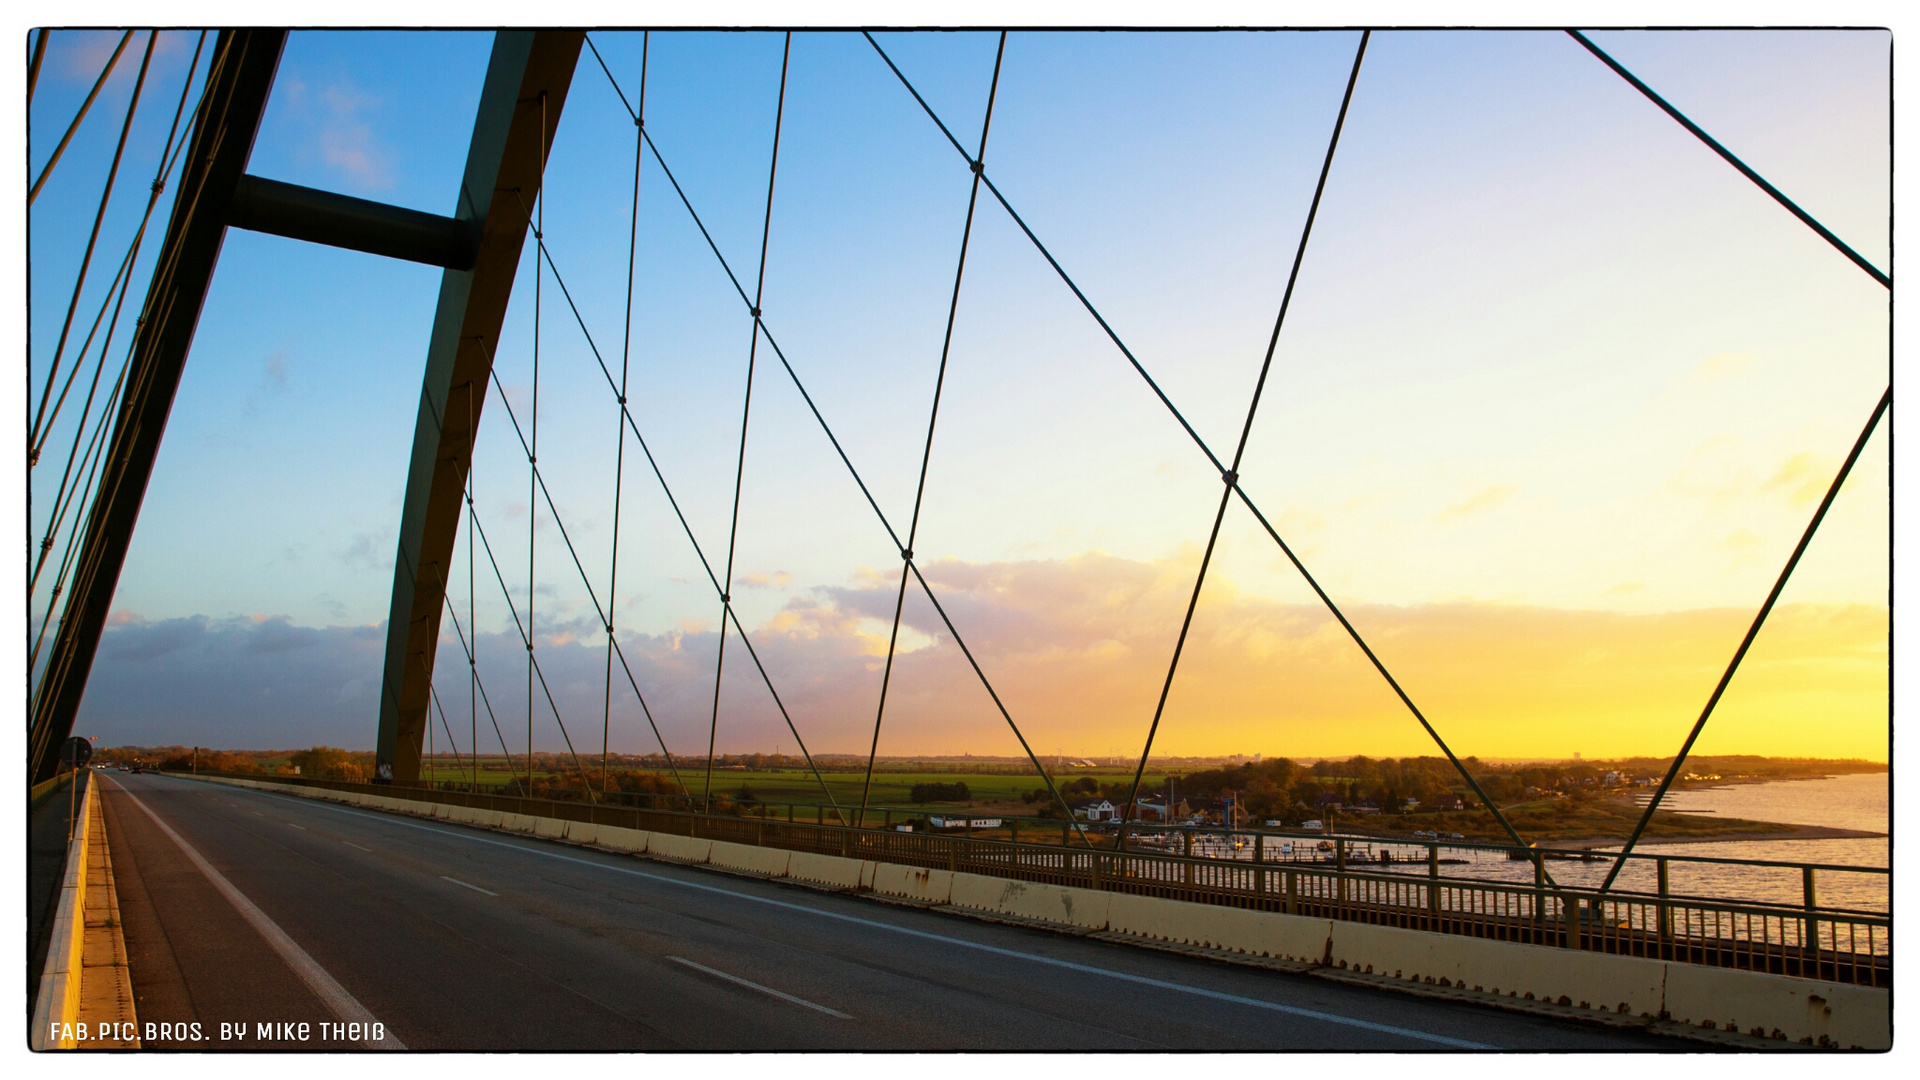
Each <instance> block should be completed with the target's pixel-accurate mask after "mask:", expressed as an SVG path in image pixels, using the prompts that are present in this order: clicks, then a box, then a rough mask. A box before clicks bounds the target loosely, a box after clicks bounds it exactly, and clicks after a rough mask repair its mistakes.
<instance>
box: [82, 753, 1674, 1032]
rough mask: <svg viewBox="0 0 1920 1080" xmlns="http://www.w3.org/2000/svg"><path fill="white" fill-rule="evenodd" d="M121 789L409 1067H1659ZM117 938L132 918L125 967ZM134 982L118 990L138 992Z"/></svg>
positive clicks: (754, 897) (1328, 1001)
mask: <svg viewBox="0 0 1920 1080" xmlns="http://www.w3.org/2000/svg"><path fill="white" fill-rule="evenodd" d="M122 779H123V782H125V783H126V785H127V786H128V787H129V788H131V789H133V790H135V791H136V792H137V793H138V795H139V797H140V798H141V799H143V800H144V801H146V803H147V804H148V805H149V806H150V807H152V808H153V810H154V811H155V812H156V813H157V814H158V815H160V816H161V817H162V818H164V819H165V820H166V821H167V822H168V823H169V824H170V825H171V827H172V828H174V829H175V830H177V831H178V832H180V833H181V834H182V836H184V837H185V838H187V839H188V840H189V841H190V842H191V843H192V844H193V845H194V846H195V847H196V848H197V849H198V850H199V851H200V852H202V853H203V854H204V855H205V857H206V858H207V860H208V861H209V862H210V863H211V864H213V865H214V866H215V867H216V868H217V869H218V870H219V872H220V873H222V874H224V875H225V876H227V877H228V878H229V879H230V880H232V882H233V883H234V885H235V887H236V888H238V889H239V890H240V891H241V892H243V893H245V894H246V895H247V896H248V897H250V898H251V900H252V902H253V903H255V904H257V905H258V906H259V908H260V909H261V910H262V911H264V912H265V913H266V914H267V915H268V916H269V917H271V918H272V919H273V921H274V922H275V923H276V924H277V925H279V926H281V927H283V928H284V929H285V931H286V933H287V934H288V935H289V936H290V937H291V938H292V939H293V940H295V941H296V942H298V943H299V945H300V946H301V948H303V949H304V950H305V951H306V952H307V953H309V954H310V955H311V956H312V957H313V958H314V959H315V961H316V962H317V963H318V964H319V965H320V966H322V967H323V968H325V969H326V970H327V971H328V972H330V973H332V975H333V977H334V978H336V979H338V980H339V982H340V984H341V985H342V986H343V987H345V988H346V990H347V991H348V992H350V993H351V994H352V995H353V996H354V997H355V998H356V999H358V1000H359V1001H361V1002H363V1003H365V1005H366V1007H367V1008H368V1009H369V1010H370V1011H371V1012H372V1013H373V1014H374V1015H375V1016H378V1017H380V1018H381V1019H382V1020H383V1021H384V1022H386V1023H387V1024H389V1025H391V1027H392V1029H393V1031H394V1034H395V1035H396V1037H398V1038H400V1039H403V1040H405V1042H406V1044H407V1045H409V1046H413V1047H416V1048H472V1049H504V1048H510V1047H513V1048H527V1049H560V1048H581V1049H586V1048H594V1049H621V1048H624V1049H650V1048H659V1049H668V1048H680V1049H701V1050H804V1049H1135V1048H1137V1049H1155V1048H1188V1049H1214V1050H1236V1049H1240V1050H1252V1049H1382V1050H1421V1049H1425V1050H1433V1049H1446V1048H1456V1047H1461V1046H1464V1045H1469V1044H1480V1045H1487V1046H1495V1047H1504V1048H1514V1049H1522V1048H1527V1049H1533V1048H1564V1049H1575V1048H1588V1049H1672V1048H1675V1047H1676V1046H1677V1045H1680V1044H1676V1043H1674V1042H1671V1041H1669V1040H1665V1039H1660V1038H1656V1037H1653V1036H1649V1035H1644V1034H1639V1033H1618V1032H1610V1031H1604V1030H1596V1029H1590V1028H1585V1027H1580V1026H1576V1025H1570V1024H1561V1023H1557V1022H1554V1021H1550V1020H1545V1019H1536V1018H1533V1017H1527V1016H1519V1015H1514V1014H1509V1013H1503V1012H1499V1011H1497V1010H1487V1009H1481V1008H1477V1007H1474V1006H1468V1005H1461V1004H1456V1003H1449V1002H1436V1001H1429V1000H1425V999H1419V998H1410V997H1405V996H1402V995H1395V994H1388V993H1383V992H1379V991H1372V990H1367V989H1364V988H1358V987H1349V986H1341V985H1336V984H1332V983H1327V982H1324V981H1322V980H1316V979H1310V978H1304V977H1295V976H1287V975H1282V974H1279V973H1273V972H1265V971H1258V970H1251V969H1246V968H1239V967H1234V966H1229V965H1223V964H1216V963H1210V962H1207V961H1204V960H1199V959H1190V958H1186V957H1180V956H1173V955H1168V954H1164V953H1157V952H1151V951H1147V950H1139V949H1132V948H1128V947H1125V946H1120V945H1114V944H1109V943H1105V942H1098V941H1089V940H1086V939H1083V938H1076V937H1067V936H1062V935H1055V934H1048V933H1045V932H1043V931H1035V930H1026V929H1022V928H1015V927H1006V926H999V925H993V924H985V923H977V922H973V921H971V920H962V919H955V918H953V917H951V916H945V915H940V914H937V913H932V912H923V911H916V910H911V909H903V908H896V907H891V906H884V905H879V904H874V903H872V902H870V901H863V900H859V899H855V898H852V897H846V896H841V895H835V894H823V893H818V892H814V891H811V890H806V889H802V888H799V887H795V886H789V885H782V884H778V883H774V882H762V881H757V880H752V879H744V878H739V877H734V876H730V875H722V874H717V873H714V872H710V871H703V870H699V869H695V868H689V867H679V866H673V865H669V864H663V863H656V862H649V861H645V860H637V859H634V858H631V857H627V856H620V855H615V854H611V853H600V852H595V851H591V850H587V849H581V848H577V847H570V846H566V845H559V844H551V843H546V842H543V841H537V840H531V839H522V838H519V837H513V836H507V835H504V834H499V833H491V832H486V831H482V830H475V829H469V828H465V827H461V826H454V825H444V824H439V823H427V822H421V821H418V820H413V819H408V818H403V817H399V816H397V815H388V814H380V813H377V812H370V811H361V810H353V809H348V808H344V807H337V806H333V805H329V804H324V803H317V802H314V801H310V800H305V799H298V798H293V797H288V796H280V795H274V794H267V793H259V792H252V791H247V790H244V789H235V788H229V787H225V786H216V785H212V784H205V783H199V782H194V781H188V780H181V779H176V778H167V777H153V776H143V777H137V778H135V777H125V778H122ZM110 805H113V806H114V809H116V810H118V809H121V807H119V806H118V805H116V804H113V803H112V801H111V800H110ZM128 812H130V813H132V814H134V815H137V814H138V811H132V810H130V808H128ZM128 812H122V813H120V814H119V816H120V817H122V818H124V817H127V816H128ZM110 814H111V811H110ZM289 826H298V828H289ZM150 831H152V830H150ZM152 839H157V840H159V841H160V842H161V843H165V842H166V841H165V840H164V838H163V837H160V836H159V835H158V833H157V831H154V835H153V837H152ZM134 842H135V843H136V845H138V846H148V845H150V841H142V840H140V839H138V838H136V839H135V840H134ZM115 862H116V866H117V865H118V863H119V854H118V851H117V850H116V856H115ZM489 894H491V895H489ZM241 925H242V927H243V928H244V924H241ZM136 936H137V935H136V931H135V928H134V925H133V920H132V919H131V918H130V919H129V925H128V937H129V947H130V948H132V947H133V946H134V938H135V937H136ZM253 940H254V941H255V942H256V943H257V942H259V940H260V939H259V935H258V934H253ZM256 949H258V946H257V945H256ZM701 969H705V970H701ZM709 972H712V973H719V974H720V975H721V976H723V977H715V975H714V974H709ZM729 980H733V981H729ZM141 981H142V977H141V972H140V971H139V969H138V967H136V969H135V983H136V991H138V990H139V989H140V983H141ZM742 984H744V985H742ZM764 990H773V991H776V992H777V993H778V994H780V995H787V996H789V997H791V998H794V999H799V1000H801V1001H804V1002H806V1003H808V1004H810V1005H812V1006H816V1007H819V1008H825V1009H831V1010H833V1011H835V1012H838V1013H842V1014H844V1015H846V1016H848V1017H850V1018H851V1019H846V1020H842V1019H837V1018H828V1017H826V1016H823V1015H821V1014H819V1013H817V1012H814V1011H813V1010H812V1009H810V1008H800V1007H796V1006H795V1005H794V1004H792V1003H791V1002H790V1001H788V1000H783V999H782V998H781V997H777V996H771V995H769V994H768V993H765V992H763V991H764ZM148 1015H149V1014H148V1012H145V1011H143V1012H142V1017H143V1019H145V1018H146V1017H147V1016H148ZM156 1018H157V1017H156ZM1689 1048H1692V1047H1690V1046H1689Z"/></svg>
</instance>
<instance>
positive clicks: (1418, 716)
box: [655, 34, 1518, 836]
mask: <svg viewBox="0 0 1920 1080" xmlns="http://www.w3.org/2000/svg"><path fill="white" fill-rule="evenodd" d="M866 37H867V40H868V42H869V43H871V44H872V45H873V48H874V51H875V52H877V53H879V54H880V58H881V60H883V61H885V62H886V65H887V67H888V68H889V69H891V70H892V71H893V73H894V76H895V77H896V78H898V79H899V80H900V84H901V85H902V86H904V87H906V89H907V92H908V93H910V94H912V95H913V99H914V100H915V101H917V102H919V104H920V108H921V109H922V110H923V111H924V112H925V113H926V114H927V116H928V118H929V119H931V120H932V121H933V122H934V125H935V126H937V127H938V128H939V129H940V132H941V134H943V135H945V136H946V138H947V141H948V142H950V143H952V144H953V147H954V149H955V150H956V151H958V152H959V153H960V155H961V157H962V158H966V156H967V155H966V149H965V148H964V147H962V146H961V145H960V144H959V142H957V141H956V140H955V139H954V137H953V133H952V132H951V131H949V130H948V129H947V125H946V124H945V123H944V122H942V121H941V119H940V117H939V115H938V114H936V113H935V112H934V111H933V108H932V106H930V105H928V104H927V101H926V99H925V98H923V97H921V96H920V91H918V90H916V89H915V88H914V86H913V84H912V83H911V82H910V81H908V79H907V77H906V75H905V74H904V73H903V72H902V71H901V70H900V68H899V67H898V66H897V65H895V64H894V62H893V59H892V58H891V57H889V56H888V55H887V53H886V50H884V49H882V48H881V47H880V43H879V42H877V41H874V40H873V36H872V35H871V34H868V35H866ZM655 156H656V158H657V157H658V153H657V152H656V155H655ZM967 162H968V165H969V167H971V166H972V164H973V161H972V159H971V158H967ZM981 183H983V184H985V185H986V188H987V190H988V191H989V192H991V193H992V194H993V197H994V199H995V200H996V201H998V202H999V203H1000V206H1001V208H1002V209H1004V210H1005V211H1006V212H1007V216H1008V217H1011V218H1012V219H1013V221H1014V224H1016V225H1018V226H1019V227H1020V231H1021V232H1023V233H1025V234H1026V237H1027V239H1028V241H1029V242H1031V243H1032V244H1033V246H1034V248H1035V249H1036V250H1037V251H1039V252H1040V254H1041V256H1042V257H1043V258H1045V259H1046V260H1047V264H1048V265H1049V266H1051V267H1053V270H1054V273H1055V274H1057V275H1058V276H1059V278H1060V280H1061V281H1062V282H1063V283H1065V284H1066V286H1067V288H1068V289H1070V290H1071V291H1072V292H1073V295H1074V296H1075V298H1077V299H1078V300H1079V301H1080V304H1081V306H1082V307H1084V308H1086V310H1087V313H1088V314H1089V315H1091V316H1093V319H1094V321H1095V322H1097V323H1099V324H1100V328H1101V329H1102V330H1103V331H1105V332H1106V334H1107V337H1108V338H1109V339H1110V340H1111V341H1112V342H1113V343H1114V346H1115V347H1116V348H1118V349H1119V350H1120V353H1121V355H1122V356H1124V357H1126V359H1127V362H1128V363H1129V364H1131V365H1132V366H1133V369H1134V370H1135V371H1136V372H1138V373H1139V375H1140V377H1141V378H1142V379H1143V380H1145V382H1146V383H1147V385H1148V387H1150V388H1151V389H1152V390H1153V393H1154V395H1155V396H1156V397H1158V398H1159V399H1160V402H1161V404H1163V405H1165V406H1166V407H1167V411H1168V412H1169V413H1171V414H1172V415H1173V418H1174V419H1175V420H1177V421H1178V422H1179V423H1180V426H1181V428H1182V429H1183V430H1185V431H1186V433H1187V435H1188V437H1190V438H1191V439H1192V440H1193V443H1194V445H1195V446H1197V447H1198V448H1199V449H1200V452H1201V453H1202V454H1205V455H1206V457H1207V460H1208V461H1209V462H1211V463H1212V465H1213V467H1214V468H1215V469H1216V470H1217V471H1218V472H1219V473H1220V474H1221V475H1222V476H1224V475H1225V474H1226V473H1227V472H1228V471H1229V470H1228V469H1227V467H1226V465H1225V464H1223V463H1222V462H1221V460H1220V458H1219V457H1218V456H1217V455H1216V454H1214V452H1213V449H1212V448H1211V447H1209V446H1208V445H1207V443H1206V440H1205V439H1202V438H1201V437H1200V433H1199V432H1198V431H1196V430H1194V427H1193V425H1192V424H1190V423H1188V422H1187V418H1186V416H1185V415H1184V414H1182V413H1181V412H1180V409H1179V407H1178V406H1176V405H1175V404H1174V403H1173V401H1172V399H1171V398H1169V397H1168V396H1167V394H1166V392H1165V391H1164V390H1162V389H1161V388H1160V384H1159V383H1158V382H1156V381H1155V380H1154V378H1153V376H1152V375H1151V374H1149V373H1148V371H1147V369H1146V367H1145V366H1144V365H1143V364H1141V363H1140V360H1139V358H1137V357H1136V356H1134V354H1133V350H1131V349H1129V348H1128V347H1127V344H1126V342H1125V341H1123V340H1121V338H1120V335H1119V334H1117V333H1116V332H1115V331H1114V329H1113V327H1112V326H1111V325H1110V324H1109V323H1108V322H1107V320H1106V318H1105V317H1104V316H1102V315H1101V314H1100V311H1099V309H1098V308H1096V307H1094V306H1093V302H1092V301H1091V300H1089V299H1088V298H1087V294H1086V293H1085V292H1083V291H1081V289H1080V286H1079V285H1078V284H1076V283H1075V282H1074V280H1073V278H1072V276H1070V275H1069V274H1068V273H1067V271H1066V268H1065V267H1063V266H1061V265H1060V262H1059V260H1058V259H1055V258H1054V257H1053V253H1052V252H1051V251H1049V250H1047V246H1046V245H1045V244H1044V243H1042V242H1041V240H1040V237H1039V236H1038V235H1036V234H1035V233H1034V231H1033V229H1032V228H1030V227H1029V226H1028V225H1027V223H1026V219H1024V218H1022V217H1021V216H1020V214H1019V212H1018V211H1016V210H1015V209H1014V208H1013V204H1012V203H1011V202H1009V201H1008V200H1007V197H1006V196H1005V195H1003V194H1002V193H1001V192H1000V189H999V188H998V187H996V186H995V185H994V183H993V178H992V177H991V176H987V175H986V174H985V172H984V167H983V171H982V173H981ZM1231 484H1232V487H1233V491H1234V493H1235V494H1236V495H1237V496H1238V497H1239V499H1240V501H1241V503H1242V504H1244V505H1245V506H1246V507H1247V509H1249V510H1251V511H1252V512H1253V515H1254V517H1255V518H1256V519H1257V520H1258V521H1259V522H1260V524H1261V526H1262V527H1263V528H1265V529H1266V531H1267V535H1268V536H1270V537H1272V538H1273V540H1274V542H1275V543H1276V544H1277V545H1279V547H1280V550H1281V551H1282V552H1284V553H1285V554H1286V556H1287V559H1288V560H1289V561H1290V562H1292V563H1293V566H1294V568H1295V569H1296V570H1298V571H1300V575H1301V577H1302V578H1303V579H1305V580H1306V582H1307V584H1308V585H1309V586H1311V587H1312V589H1313V591H1314V595H1316V596H1318V597H1319V598H1320V602H1321V603H1322V604H1325V605H1326V607H1327V610H1328V611H1329V612H1331V613H1332V614H1333V617H1334V618H1335V619H1337V620H1338V621H1339V623H1340V625H1341V627H1342V628H1344V629H1345V630H1346V631H1347V635H1348V636H1349V637H1351V638H1352V639H1353V642H1354V644H1356V645H1358V646H1359V647H1360V651H1361V652H1363V653H1365V654H1366V656H1367V659H1368V660H1369V661H1371V662H1372V664H1373V666H1374V668H1375V670H1377V671H1379V672H1380V674H1381V675H1382V676H1383V677H1384V678H1385V679H1386V680H1387V683H1388V685H1389V686H1391V687H1392V688H1393V691H1394V693H1395V694H1397V695H1398V696H1399V698H1400V700H1401V702H1402V703H1403V704H1405V705H1406V706H1407V709H1408V711H1409V712H1411V713H1412V714H1413V717H1414V719H1415V720H1417V721H1419V723H1420V726H1421V727H1422V728H1423V729H1424V730H1425V731H1426V732H1427V734H1428V736H1429V737H1431V738H1432V739H1433V741H1434V743H1435V744H1436V745H1437V746H1438V747H1439V748H1440V750H1441V752H1442V753H1444V754H1445V755H1446V756H1447V760H1448V761H1450V762H1452V763H1453V764H1454V767H1455V769H1456V770H1458V771H1459V773H1460V775H1461V777H1462V778H1463V779H1464V780H1466V782H1467V786H1468V787H1469V788H1471V789H1472V790H1473V791H1474V792H1475V794H1476V795H1477V796H1479V797H1480V799H1481V802H1482V803H1484V804H1485V806H1486V807H1487V810H1488V812H1490V813H1491V814H1493V816H1494V819H1495V820H1496V821H1498V822H1499V823H1500V824H1501V826H1502V828H1503V829H1504V830H1505V831H1506V832H1507V834H1508V835H1509V836H1517V835H1518V832H1517V831H1516V830H1515V829H1514V828H1513V825H1512V823H1510V822H1508V821H1507V819H1506V815H1504V814H1502V813H1501V812H1500V808H1499V806H1497V805H1496V804H1495V803H1494V802H1493V801H1492V800H1490V799H1488V798H1486V797H1485V795H1484V793H1483V792H1482V790H1481V788H1480V783H1479V781H1478V780H1476V779H1474V777H1473V775H1472V774H1471V773H1469V772H1468V771H1467V768H1466V766H1465V764H1463V763H1462V762H1461V761H1460V759H1459V757H1458V756H1457V755H1455V754H1454V752H1453V750H1452V749H1451V748H1449V747H1448V746H1447V744H1446V741H1445V740H1443V739H1442V738H1441V737H1440V733H1439V732H1438V731H1436V730H1435V729H1434V727H1433V725H1432V724H1430V723H1428V722H1427V718H1426V715H1425V714H1424V713H1422V712H1421V711H1420V710H1419V708H1418V707H1416V706H1415V705H1414V703H1413V699H1412V698H1411V697H1409V696H1408V695H1407V692H1406V691H1405V690H1404V689H1402V688H1401V686H1400V683H1399V680H1397V679H1395V678H1394V677H1393V675H1392V674H1391V673H1389V672H1388V671H1387V668H1386V665H1385V664H1383V663H1382V662H1381V661H1380V658H1379V657H1378V656H1377V655H1375V653H1374V651H1373V649H1372V647H1371V646H1369V645H1368V644H1367V642H1366V639H1365V638H1363V637H1362V636H1361V634H1360V631H1359V630H1358V628H1356V627H1355V626H1354V625H1353V623H1352V621H1350V620H1349V619H1348V618H1347V617H1346V615H1345V613H1343V612H1342V611H1341V610H1340V608H1339V606H1338V605H1337V604H1335V603H1334V602H1333V598H1332V597H1330V596H1328V595H1327V592H1326V590H1324V589H1322V588H1321V587H1320V584H1319V582H1318V581H1316V580H1315V579H1314V577H1313V575H1311V574H1310V573H1308V572H1307V568H1306V566H1305V564H1303V563H1302V562H1301V561H1300V559H1299V557H1298V556H1296V555H1295V554H1294V553H1293V549H1292V548H1291V547H1289V546H1288V545H1287V543H1286V541H1285V540H1283V539H1281V537H1280V533H1279V531H1278V530H1276V529H1275V528H1274V527H1273V524H1272V523H1271V522H1269V521H1268V520H1267V517H1266V515H1265V514H1263V513H1262V512H1261V511H1260V508H1259V507H1258V506H1257V505H1255V503H1254V502H1253V499H1252V497H1251V496H1249V495H1248V494H1247V493H1246V490H1245V489H1244V488H1242V487H1241V485H1240V481H1239V478H1238V477H1235V478H1234V479H1233V480H1232V481H1231Z"/></svg>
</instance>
